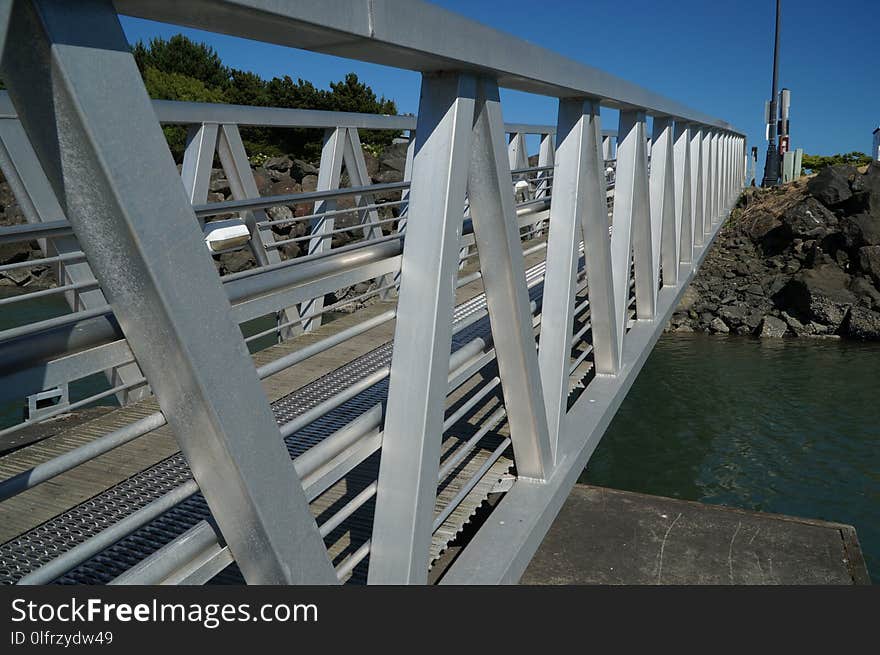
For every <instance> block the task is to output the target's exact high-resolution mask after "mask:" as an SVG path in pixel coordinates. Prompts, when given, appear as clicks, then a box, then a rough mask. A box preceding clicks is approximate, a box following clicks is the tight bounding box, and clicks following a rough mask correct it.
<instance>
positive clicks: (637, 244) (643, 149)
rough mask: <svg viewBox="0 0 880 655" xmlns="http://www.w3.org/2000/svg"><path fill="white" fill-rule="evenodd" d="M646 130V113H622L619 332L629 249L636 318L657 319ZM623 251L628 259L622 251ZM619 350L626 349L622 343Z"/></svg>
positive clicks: (615, 255) (614, 245) (616, 249)
mask: <svg viewBox="0 0 880 655" xmlns="http://www.w3.org/2000/svg"><path fill="white" fill-rule="evenodd" d="M647 129H648V128H647V125H646V116H645V112H644V111H642V110H640V109H639V110H622V111H621V112H620V128H619V129H618V132H617V135H618V136H617V139H618V145H617V174H616V181H615V185H614V220H613V222H612V236H611V252H612V260H613V262H614V275H615V278H614V292H615V293H616V294H618V295H617V300H618V302H619V304H618V305H617V310H618V312H620V314H619V315H618V319H619V320H620V321H621V324H620V327H619V328H618V329H619V330H625V329H626V308H627V299H628V296H629V252H630V249H631V250H632V256H633V263H634V265H635V280H636V315H637V316H638V318H640V319H652V318H654V300H655V298H656V292H657V279H656V278H655V277H654V269H653V254H652V253H651V240H652V234H651V232H652V228H651V222H652V220H653V219H652V217H651V209H650V200H649V197H648V152H647V137H646V136H645V135H646V132H647ZM658 220H659V217H658ZM619 228H622V229H623V231H624V233H625V235H626V243H625V244H624V243H623V240H622V239H621V240H620V241H619V242H615V239H614V237H615V236H616V235H615V233H616V232H617V231H618V229H619ZM630 238H631V239H630ZM624 249H625V256H623V253H622V252H621V251H622V250H624ZM618 259H619V260H621V261H618ZM624 260H625V261H626V263H624ZM618 347H619V348H622V347H623V343H622V341H621V343H620V345H619V346H618Z"/></svg>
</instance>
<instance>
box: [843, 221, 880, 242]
mask: <svg viewBox="0 0 880 655" xmlns="http://www.w3.org/2000/svg"><path fill="white" fill-rule="evenodd" d="M840 228H841V232H842V233H843V236H844V238H845V239H846V245H847V246H848V247H850V248H861V247H862V246H878V245H880V214H878V215H877V216H872V215H871V214H867V213H861V214H854V215H852V216H846V217H844V218H842V219H841V220H840Z"/></svg>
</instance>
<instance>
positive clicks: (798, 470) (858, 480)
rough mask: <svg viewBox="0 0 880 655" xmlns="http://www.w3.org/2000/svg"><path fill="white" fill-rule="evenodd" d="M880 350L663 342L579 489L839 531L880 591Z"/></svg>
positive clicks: (745, 341) (784, 342)
mask: <svg viewBox="0 0 880 655" xmlns="http://www.w3.org/2000/svg"><path fill="white" fill-rule="evenodd" d="M878 380H880V344H864V343H854V342H841V341H825V340H822V341H818V340H812V339H805V340H796V339H772V340H767V339H750V338H742V337H717V336H709V335H679V334H674V335H673V334H669V335H664V336H663V337H662V338H661V339H660V341H659V342H658V344H657V347H656V348H655V350H654V352H653V353H652V354H651V356H650V358H649V359H648V361H647V363H646V364H645V367H644V369H643V370H642V372H641V373H640V375H639V377H638V378H637V380H636V382H635V383H634V385H633V387H632V390H631V391H630V393H629V395H628V396H627V398H626V399H625V400H624V402H623V405H622V406H621V408H620V411H619V412H618V414H617V416H616V417H615V418H614V420H613V422H612V423H611V426H610V427H609V429H608V432H607V433H606V435H605V437H604V438H603V440H602V442H601V443H600V444H599V447H598V448H597V449H596V452H595V453H594V455H593V457H592V459H591V460H590V463H589V465H588V467H587V470H586V471H585V472H584V474H583V475H582V476H581V482H586V483H589V484H597V485H604V486H609V487H614V488H618V489H626V490H630V491H639V492H643V493H649V494H658V495H663V496H671V497H674V498H683V499H687V500H697V501H702V502H706V503H713V504H719V505H729V506H732V507H739V508H743V509H750V510H759V511H765V512H777V513H781V514H790V515H794V516H802V517H809V518H817V519H825V520H830V521H839V522H842V523H849V524H851V525H854V526H855V527H856V530H857V532H858V535H859V540H860V542H861V545H862V548H863V550H864V552H865V558H866V560H867V562H868V569H869V572H870V574H871V576H872V579H873V580H874V582H875V583H877V582H880V511H878V508H880V426H878V415H880V381H878Z"/></svg>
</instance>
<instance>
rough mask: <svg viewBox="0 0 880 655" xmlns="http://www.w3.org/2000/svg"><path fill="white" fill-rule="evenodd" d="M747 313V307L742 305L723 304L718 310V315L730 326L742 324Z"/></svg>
mask: <svg viewBox="0 0 880 655" xmlns="http://www.w3.org/2000/svg"><path fill="white" fill-rule="evenodd" d="M748 313H749V310H748V307H744V306H742V305H733V306H728V305H725V306H724V307H722V308H721V309H719V310H718V316H720V317H721V318H722V319H723V320H724V322H725V323H727V325H729V326H732V327H735V326H737V325H742V324H743V322H744V321H745V318H746V316H747V315H748Z"/></svg>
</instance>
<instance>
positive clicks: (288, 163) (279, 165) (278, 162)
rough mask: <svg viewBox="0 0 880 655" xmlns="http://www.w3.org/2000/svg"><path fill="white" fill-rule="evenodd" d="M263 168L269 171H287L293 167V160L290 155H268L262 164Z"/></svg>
mask: <svg viewBox="0 0 880 655" xmlns="http://www.w3.org/2000/svg"><path fill="white" fill-rule="evenodd" d="M264 166H265V168H266V169H268V170H270V171H280V172H282V173H284V172H287V171H289V170H290V169H291V168H292V167H293V160H292V159H291V158H290V157H283V156H282V157H269V159H267V160H266V163H265V164H264Z"/></svg>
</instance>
